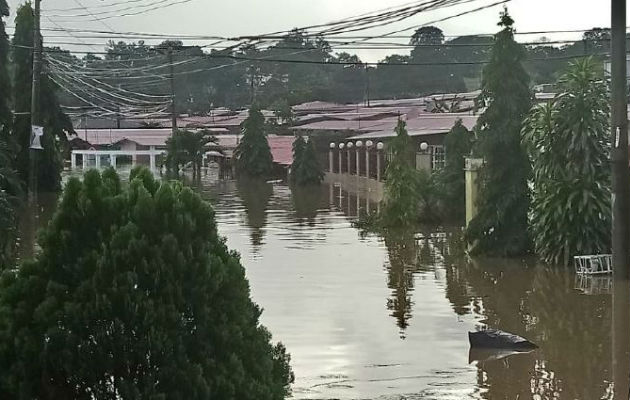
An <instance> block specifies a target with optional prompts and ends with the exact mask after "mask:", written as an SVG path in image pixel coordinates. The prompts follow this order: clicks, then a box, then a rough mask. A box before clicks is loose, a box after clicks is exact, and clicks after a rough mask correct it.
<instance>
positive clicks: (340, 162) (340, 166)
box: [337, 143, 344, 174]
mask: <svg viewBox="0 0 630 400" xmlns="http://www.w3.org/2000/svg"><path fill="white" fill-rule="evenodd" d="M343 147H344V144H343V143H339V171H337V172H338V173H340V174H341V173H342V172H343V151H342V150H343Z"/></svg>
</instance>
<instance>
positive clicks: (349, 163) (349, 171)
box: [346, 149, 352, 175]
mask: <svg viewBox="0 0 630 400" xmlns="http://www.w3.org/2000/svg"><path fill="white" fill-rule="evenodd" d="M346 161H347V164H348V175H351V174H352V156H351V155H350V149H348V159H347V160H346Z"/></svg>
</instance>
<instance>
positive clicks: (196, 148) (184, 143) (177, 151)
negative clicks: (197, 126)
mask: <svg viewBox="0 0 630 400" xmlns="http://www.w3.org/2000/svg"><path fill="white" fill-rule="evenodd" d="M210 143H216V138H215V137H214V136H213V135H212V133H210V131H207V130H199V131H195V132H193V131H188V130H178V131H176V132H175V133H174V134H173V136H171V137H170V138H168V139H167V140H166V150H167V153H166V165H167V168H168V170H169V172H170V173H173V174H175V175H177V173H178V172H179V170H180V168H181V167H184V166H186V165H190V166H191V167H192V169H193V174H194V175H195V176H201V167H202V164H203V155H204V153H205V152H206V149H207V146H208V144H210Z"/></svg>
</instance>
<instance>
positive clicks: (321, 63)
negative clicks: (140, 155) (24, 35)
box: [55, 26, 610, 123]
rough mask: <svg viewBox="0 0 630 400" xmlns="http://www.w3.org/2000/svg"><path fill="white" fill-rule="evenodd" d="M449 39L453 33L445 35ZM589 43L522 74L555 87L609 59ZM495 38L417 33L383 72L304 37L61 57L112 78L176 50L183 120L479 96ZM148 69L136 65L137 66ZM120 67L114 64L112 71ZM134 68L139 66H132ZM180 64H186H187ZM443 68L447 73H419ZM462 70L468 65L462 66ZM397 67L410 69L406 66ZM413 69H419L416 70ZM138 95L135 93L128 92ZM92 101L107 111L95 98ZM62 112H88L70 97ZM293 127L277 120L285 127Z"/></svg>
mask: <svg viewBox="0 0 630 400" xmlns="http://www.w3.org/2000/svg"><path fill="white" fill-rule="evenodd" d="M447 33H448V32H447ZM582 39H583V40H581V41H580V40H577V41H576V42H574V43H570V44H567V45H564V46H558V45H556V44H548V45H547V44H537V45H528V46H526V47H525V48H524V49H523V51H524V52H526V53H527V55H528V58H529V59H530V61H527V62H526V63H525V64H524V67H525V68H526V70H527V71H528V73H529V75H531V77H532V80H533V83H535V84H542V83H553V82H555V81H556V79H557V78H558V75H559V72H560V71H561V70H562V69H563V68H564V67H565V65H566V59H567V58H570V57H581V56H584V55H589V54H590V55H598V57H600V59H601V54H603V53H605V52H606V51H607V48H608V46H609V39H610V31H609V30H608V29H598V28H595V29H593V30H590V31H587V32H585V33H584V35H583V38H582ZM492 45H493V41H492V38H490V37H487V36H475V35H472V36H460V37H456V38H447V37H446V36H445V34H444V32H442V30H440V29H439V28H437V27H435V26H426V27H421V28H419V29H418V30H417V31H416V32H415V33H414V34H413V35H412V37H410V46H413V47H412V49H411V53H410V54H395V53H393V54H389V55H387V56H386V57H384V58H383V59H382V60H380V63H379V65H378V66H374V67H366V66H365V64H364V63H363V61H362V60H361V59H360V58H359V57H358V56H357V55H355V54H349V53H347V52H341V53H335V52H334V51H333V49H332V48H331V46H330V44H329V43H328V42H327V41H326V40H325V39H324V38H321V37H310V36H308V35H306V34H305V33H304V32H302V31H300V30H294V31H292V32H290V33H289V34H288V35H286V37H284V38H283V39H282V40H279V41H278V42H277V43H276V44H274V45H271V46H268V45H264V46H260V47H256V45H255V44H250V45H249V46H247V47H246V48H237V49H231V50H218V49H215V50H212V51H211V52H210V53H204V49H203V48H201V47H195V46H183V43H181V42H173V41H169V42H165V43H162V44H160V45H157V46H150V45H148V44H146V43H144V42H143V41H139V42H122V41H120V42H110V43H109V44H108V46H107V49H106V51H107V53H108V54H107V55H105V56H104V57H103V58H100V56H98V57H97V56H96V55H94V54H88V55H86V56H85V57H83V58H82V59H79V58H77V57H74V56H72V55H70V54H63V55H62V54H60V53H56V55H55V57H57V58H63V61H64V62H67V63H70V64H77V65H81V66H87V67H89V68H96V69H99V70H107V69H109V68H115V69H117V70H120V69H121V67H123V68H124V66H128V67H129V68H130V69H132V68H138V67H147V68H152V67H156V66H158V65H164V63H165V62H166V56H165V55H164V48H165V47H167V46H170V47H172V48H173V49H174V55H173V60H174V63H175V67H174V72H175V74H176V80H177V85H176V87H175V98H176V104H177V107H178V110H177V111H178V112H180V113H205V112H207V111H208V105H209V104H213V105H214V106H215V107H228V108H233V109H236V108H242V107H245V106H247V105H250V104H251V102H252V94H253V93H255V99H256V101H257V102H258V103H259V104H260V105H261V106H262V107H265V108H268V109H272V110H275V111H282V113H283V114H285V115H287V114H286V113H284V112H285V111H287V107H286V106H285V105H295V104H299V103H302V102H307V101H314V100H321V101H333V102H341V103H347V102H361V101H363V100H365V99H366V97H367V96H366V95H367V91H368V85H369V91H370V97H372V98H403V97H418V96H422V95H428V94H432V93H453V92H459V91H470V90H476V89H479V88H480V84H481V82H480V76H481V69H482V64H469V63H480V62H484V61H487V60H488V59H489V58H490V56H491V48H492ZM229 57H236V58H245V59H250V60H251V59H254V60H255V59H268V60H269V59H280V60H290V61H296V63H286V62H272V61H254V60H251V62H247V63H238V62H235V63H234V64H231V65H230V67H229V68H221V66H225V65H226V60H227V59H228V58H229ZM140 59H142V60H146V61H138V60H140ZM112 60H116V61H117V62H116V63H112V62H111V61H112ZM132 60H134V61H132ZM182 61H188V62H185V63H182ZM422 63H440V64H441V65H418V64H422ZM457 63H465V65H464V64H457ZM399 64H412V65H406V66H402V67H401V66H400V65H399ZM414 64H415V65H414ZM107 83H108V84H112V85H116V84H118V83H123V85H125V84H126V82H124V81H118V82H116V81H115V80H113V79H112V80H107ZM128 88H130V89H133V86H131V85H130V86H128ZM143 89H144V90H143V91H144V92H146V93H147V94H153V95H159V94H163V93H168V91H169V86H168V81H165V82H164V83H163V84H155V85H151V86H149V87H146V88H143ZM88 100H89V101H90V102H93V103H95V104H101V103H102V100H100V99H98V98H97V96H91V95H88ZM63 103H64V104H67V105H77V106H79V105H84V103H82V102H81V101H79V100H78V99H76V98H74V97H72V96H71V95H69V94H65V95H64V101H63ZM283 121H287V120H286V119H285V118H284V117H279V122H280V123H283Z"/></svg>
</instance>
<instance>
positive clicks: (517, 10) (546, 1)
mask: <svg viewBox="0 0 630 400" xmlns="http://www.w3.org/2000/svg"><path fill="white" fill-rule="evenodd" d="M108 1H115V2H120V0H42V9H43V17H42V26H43V27H54V26H55V25H54V24H53V22H51V20H52V21H55V22H56V23H57V24H59V25H61V26H63V27H65V28H81V29H97V30H109V29H111V28H113V29H115V30H117V31H136V32H151V33H163V34H172V35H174V36H177V34H188V35H190V34H193V35H219V36H239V35H250V34H262V33H268V32H274V31H282V30H287V29H291V28H294V27H302V26H308V25H313V24H318V23H325V22H330V21H334V20H337V19H341V18H347V17H351V16H354V15H358V14H362V13H366V12H369V11H374V10H379V9H383V8H385V7H391V6H396V5H401V4H406V3H409V2H410V1H411V0H385V1H384V0H222V1H218V0H191V1H189V2H188V3H184V4H177V5H173V6H170V7H167V8H163V9H159V10H154V11H150V12H147V13H145V14H143V15H136V16H125V17H117V18H111V19H107V20H104V21H102V22H99V21H94V20H93V18H92V17H80V18H78V17H77V18H70V19H69V18H64V17H62V16H59V15H68V14H86V13H85V11H83V10H80V9H78V10H72V11H65V12H64V11H53V10H58V9H69V8H75V9H76V8H77V7H78V6H79V4H83V5H84V6H86V7H88V8H90V10H93V11H95V12H98V11H102V10H112V9H116V8H126V7H131V6H133V5H137V4H143V3H144V4H146V3H151V2H156V1H159V2H160V4H168V3H170V2H175V1H178V0H135V1H134V2H132V3H129V4H128V5H121V6H118V7H110V8H102V7H103V5H106V4H107V2H108ZM179 1H181V0H179ZM495 1H496V0H477V1H475V2H472V3H468V4H464V5H461V6H456V7H450V8H445V9H443V10H438V11H432V12H427V13H424V14H419V15H416V16H415V17H412V18H410V19H408V20H405V21H403V22H400V23H397V24H394V25H391V26H389V27H387V28H386V30H380V31H369V33H370V34H371V33H374V32H379V33H382V32H389V31H393V30H395V29H396V28H398V29H401V28H406V27H409V26H414V25H417V26H421V25H423V24H426V23H428V22H431V21H433V20H437V19H440V18H443V17H445V16H448V15H453V14H458V13H460V12H462V11H466V10H470V9H474V8H477V7H479V6H482V5H487V4H491V3H493V2H495ZM8 2H9V6H10V7H11V9H12V12H14V11H15V9H16V7H17V6H18V5H19V4H21V3H23V2H24V1H23V0H8ZM99 7H100V9H99ZM508 7H509V11H510V13H511V14H512V16H513V18H514V19H515V21H516V28H517V30H519V31H521V32H526V31H548V30H573V29H589V28H592V27H595V26H597V27H603V26H609V25H610V22H609V21H610V1H609V0H512V1H511V2H510V3H508ZM501 8H502V6H495V7H493V8H490V9H487V10H483V11H480V12H477V13H473V14H469V15H466V16H462V17H457V18H454V19H451V20H449V21H445V22H440V23H437V24H435V25H437V26H438V27H440V28H441V29H442V30H443V31H444V33H445V34H446V35H463V34H476V33H490V32H495V31H496V30H497V26H496V23H497V21H498V15H499V12H500V10H501ZM13 19H14V15H13V14H12V16H11V18H10V20H9V21H8V23H7V24H8V25H13ZM9 32H11V29H9ZM44 34H45V35H44V36H45V40H46V42H47V43H49V44H50V43H53V42H55V41H64V42H78V40H77V39H76V38H73V37H66V38H64V39H62V38H59V37H54V38H53V37H48V38H46V35H49V36H50V35H59V34H58V33H50V32H44ZM541 36H543V35H535V36H534V37H524V36H519V40H535V39H538V38H539V37H541ZM545 36H547V37H549V38H551V39H572V38H576V37H579V36H580V35H579V34H577V35H576V34H556V35H545ZM83 40H84V42H88V43H90V44H94V45H93V46H92V47H91V48H88V47H86V46H82V47H72V50H86V51H89V50H94V49H95V48H97V49H102V48H103V44H102V43H104V40H97V39H83ZM186 43H188V44H193V43H197V44H199V43H207V41H205V42H204V41H202V42H186ZM62 47H66V48H69V46H67V45H63V46H62ZM351 52H354V53H357V54H358V55H359V56H360V57H361V58H362V59H363V60H365V61H378V60H380V59H382V58H383V57H384V56H385V55H386V54H387V53H391V52H392V51H381V50H361V51H351ZM397 52H398V53H401V52H402V51H400V50H399V51H397Z"/></svg>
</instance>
